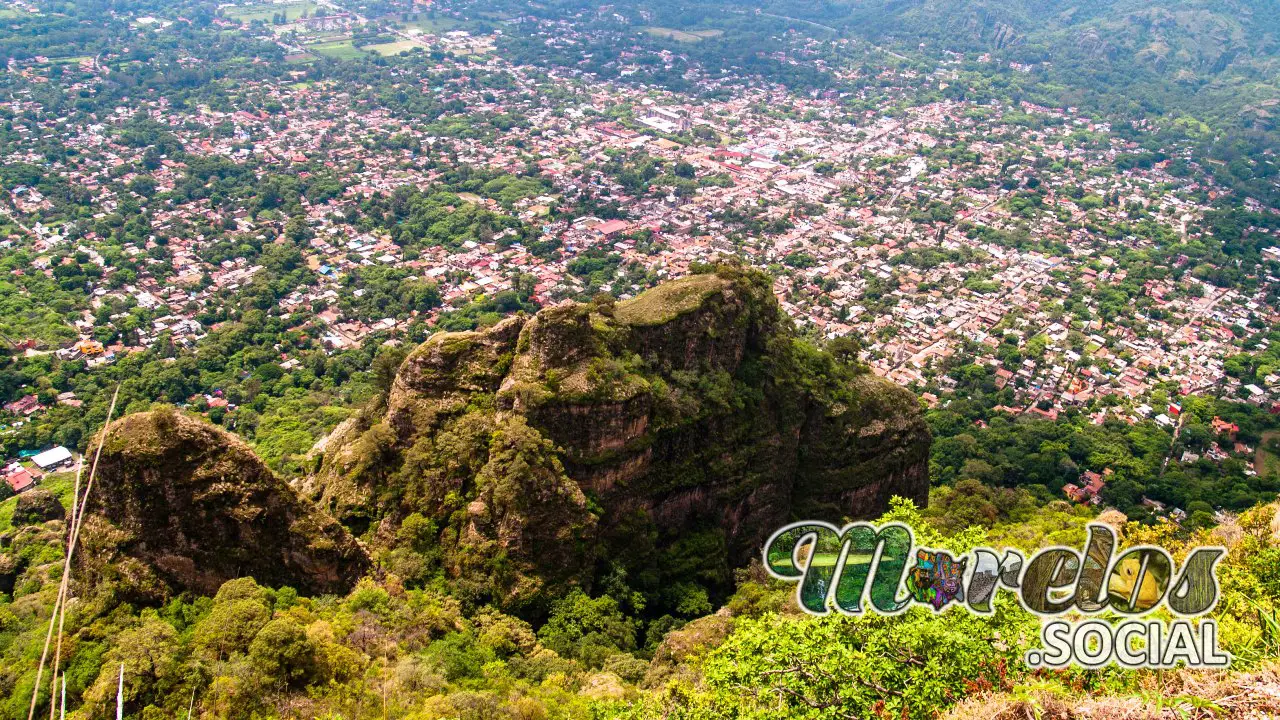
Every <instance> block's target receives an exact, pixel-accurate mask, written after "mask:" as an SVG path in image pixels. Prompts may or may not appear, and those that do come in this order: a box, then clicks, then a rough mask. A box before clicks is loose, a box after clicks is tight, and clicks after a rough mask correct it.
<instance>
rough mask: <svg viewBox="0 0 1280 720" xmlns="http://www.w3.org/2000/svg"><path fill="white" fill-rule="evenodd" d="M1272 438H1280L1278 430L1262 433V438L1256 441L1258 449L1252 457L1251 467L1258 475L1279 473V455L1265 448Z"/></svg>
mask: <svg viewBox="0 0 1280 720" xmlns="http://www.w3.org/2000/svg"><path fill="white" fill-rule="evenodd" d="M1273 440H1280V430H1272V431H1270V432H1265V433H1263V434H1262V440H1261V441H1260V442H1259V443H1258V451H1257V453H1256V454H1255V455H1254V458H1253V469H1254V472H1256V473H1258V474H1259V475H1264V476H1265V475H1266V474H1267V473H1280V457H1277V456H1276V455H1275V454H1274V453H1272V452H1270V451H1268V450H1267V449H1266V447H1267V444H1268V443H1270V442H1271V441H1273Z"/></svg>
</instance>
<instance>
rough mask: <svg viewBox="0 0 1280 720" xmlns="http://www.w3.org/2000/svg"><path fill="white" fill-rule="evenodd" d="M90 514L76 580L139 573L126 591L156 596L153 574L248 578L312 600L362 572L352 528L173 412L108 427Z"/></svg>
mask: <svg viewBox="0 0 1280 720" xmlns="http://www.w3.org/2000/svg"><path fill="white" fill-rule="evenodd" d="M95 452H96V443H95V445H94V446H91V447H90V448H89V454H90V455H91V456H92V455H93V454H94V453H95ZM89 513H90V517H89V518H88V521H87V522H86V525H85V530H84V535H83V536H82V545H84V546H85V547H87V548H93V550H94V552H93V553H88V552H86V553H81V554H79V555H77V557H78V558H80V557H81V556H83V557H84V558H85V559H84V560H83V561H82V564H83V565H84V567H83V570H84V573H83V574H84V575H85V576H86V577H90V578H92V577H97V576H101V575H102V574H103V573H115V574H120V573H125V574H129V575H135V576H136V577H135V578H134V581H133V582H130V583H128V584H130V585H131V586H134V587H141V588H145V590H144V591H143V592H142V594H143V595H145V596H154V595H155V594H156V584H155V582H154V579H153V578H152V577H151V575H152V574H153V575H154V576H155V578H158V579H159V580H161V581H163V583H164V585H165V586H167V587H168V588H169V589H172V590H177V591H182V590H194V591H196V592H199V593H203V594H212V593H213V592H215V591H217V590H218V588H219V587H220V586H222V584H223V583H224V582H226V581H227V580H229V579H232V578H238V577H245V576H253V577H254V578H256V579H257V580H258V581H259V582H262V583H263V584H265V585H268V586H283V585H289V586H292V587H294V588H297V589H298V590H299V591H302V592H305V593H308V594H323V593H337V592H345V591H347V590H348V589H350V588H351V586H352V585H353V584H354V583H355V581H356V580H357V579H359V577H360V576H361V575H363V574H364V572H365V571H366V570H367V569H368V567H369V559H368V556H367V555H366V553H365V551H364V549H363V548H362V547H361V545H360V544H359V543H358V542H357V541H356V540H354V539H353V538H352V537H351V535H350V534H349V533H348V532H347V530H346V529H344V528H343V527H342V526H341V525H340V524H338V523H337V522H336V521H335V520H334V519H333V518H331V517H329V516H327V515H325V514H323V513H321V512H320V511H319V510H317V509H316V508H315V507H314V506H312V505H311V504H310V503H309V502H307V501H306V500H303V499H302V498H300V497H299V496H298V495H297V493H296V492H295V491H294V490H293V489H292V488H290V487H289V485H288V484H287V483H285V482H284V481H283V480H281V479H279V478H277V477H275V475H273V474H272V473H271V471H270V470H269V469H268V468H267V467H266V465H265V464H263V462H262V461H261V460H260V459H259V458H258V457H257V456H255V455H254V454H253V451H252V450H250V449H249V447H248V446H247V445H245V444H244V442H242V441H241V440H239V439H238V438H236V437H235V436H234V435H232V434H230V433H228V432H226V431H224V430H222V429H220V428H217V427H214V426H213V425H210V424H208V423H207V422H204V421H202V420H199V419H196V418H192V417H189V416H186V415H183V414H181V413H179V412H177V411H175V410H172V409H167V410H155V411H151V412H144V413H137V414H134V415H129V416H126V417H123V418H121V419H119V420H117V421H116V422H114V423H112V424H111V426H110V428H109V429H108V431H107V433H106V439H105V441H104V445H103V448H102V456H101V460H100V462H99V465H98V474H97V480H96V485H95V487H94V490H93V493H92V494H91V495H90V498H89ZM129 561H133V562H129ZM137 563H141V566H142V567H141V568H139V567H138V565H137ZM143 568H145V570H144V569H143ZM162 589H163V588H162Z"/></svg>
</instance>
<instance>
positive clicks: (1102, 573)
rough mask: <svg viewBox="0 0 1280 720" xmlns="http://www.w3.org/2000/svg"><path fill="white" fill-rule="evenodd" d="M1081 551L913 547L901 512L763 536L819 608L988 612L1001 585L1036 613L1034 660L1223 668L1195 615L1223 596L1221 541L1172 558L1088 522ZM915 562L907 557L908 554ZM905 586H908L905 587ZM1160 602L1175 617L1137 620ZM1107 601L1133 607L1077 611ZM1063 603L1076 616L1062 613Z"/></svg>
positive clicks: (1224, 659)
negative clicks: (893, 517) (1120, 546)
mask: <svg viewBox="0 0 1280 720" xmlns="http://www.w3.org/2000/svg"><path fill="white" fill-rule="evenodd" d="M1088 530H1089V540H1088V543H1087V545H1086V547H1085V548H1084V551H1083V552H1080V551H1078V550H1076V549H1074V548H1069V547H1049V548H1045V549H1043V550H1041V551H1039V552H1037V553H1036V554H1035V555H1034V556H1032V558H1031V559H1030V560H1029V561H1026V560H1025V559H1024V558H1023V556H1022V554H1021V553H1019V552H1018V551H1016V550H1005V551H1003V553H1001V552H999V551H997V550H994V549H991V548H985V547H980V548H975V549H974V550H972V551H970V552H969V553H966V554H964V555H961V556H960V557H953V556H952V555H951V554H950V553H948V552H945V551H942V550H935V549H930V548H922V547H916V546H915V540H914V535H913V534H912V532H911V528H909V527H907V526H906V525H903V524H901V523H886V524H884V525H880V526H876V525H872V524H870V523H852V524H850V525H846V526H845V527H843V528H837V527H835V526H834V525H830V524H828V523H824V522H814V521H804V522H798V523H792V524H791V525H788V526H786V527H784V528H782V529H781V530H778V531H777V532H776V533H774V534H773V536H772V537H770V538H769V541H768V542H767V543H766V544H765V548H764V562H765V567H766V568H767V569H768V571H769V573H770V574H771V575H773V577H775V578H778V579H780V580H786V581H789V582H794V583H796V601H797V603H798V604H799V605H800V607H801V609H803V610H804V611H805V612H808V613H811V614H814V615H827V614H829V613H831V612H832V611H836V612H840V613H844V614H848V615H860V614H863V613H864V612H866V611H867V610H868V609H870V610H871V611H872V612H876V613H878V614H881V615H894V614H897V613H901V612H904V611H906V610H907V609H908V607H910V606H911V605H912V604H915V605H921V606H924V607H927V608H929V609H930V610H932V611H933V612H935V613H936V612H944V611H949V610H950V608H951V607H964V608H965V609H967V610H968V611H969V612H972V613H976V614H979V615H989V614H991V613H992V612H993V609H992V602H993V600H994V598H995V594H996V591H997V590H1000V589H1005V590H1007V591H1011V592H1014V593H1016V595H1017V597H1018V601H1019V603H1020V604H1021V605H1022V607H1023V608H1025V609H1026V610H1027V611H1029V612H1031V613H1034V614H1035V615H1038V616H1040V617H1041V618H1042V619H1043V624H1042V627H1041V633H1040V639H1041V645H1042V648H1037V649H1033V650H1030V651H1028V653H1027V655H1026V660H1027V663H1028V664H1029V665H1031V666H1033V667H1065V666H1067V665H1079V666H1081V667H1089V668H1096V667H1102V666H1103V665H1107V664H1111V663H1115V664H1118V665H1121V666H1123V667H1132V668H1138V667H1144V668H1169V667H1174V666H1175V665H1178V664H1185V665H1187V666H1190V667H1216V668H1220V667H1226V666H1228V665H1229V664H1230V663H1231V656H1230V655H1229V654H1228V653H1225V652H1223V651H1221V650H1219V649H1218V647H1217V625H1216V623H1215V622H1214V621H1213V620H1209V619H1201V620H1199V621H1198V622H1197V623H1194V624H1193V623H1192V622H1191V619H1192V618H1197V617H1199V616H1202V615H1204V614H1205V613H1208V612H1209V611H1210V610H1212V609H1213V608H1214V606H1215V605H1217V602H1218V594H1219V587H1218V579H1217V574H1216V571H1217V564H1218V562H1219V561H1220V560H1221V559H1222V558H1223V556H1225V555H1226V550H1225V549H1224V548H1221V547H1199V548H1195V549H1194V550H1193V551H1192V552H1191V553H1190V554H1189V555H1187V557H1186V559H1185V560H1184V561H1183V562H1182V565H1181V567H1177V566H1176V565H1175V563H1174V561H1173V558H1172V557H1171V556H1170V555H1169V553H1168V552H1167V551H1166V550H1164V549H1163V548H1159V547H1152V546H1138V547H1131V548H1128V549H1126V550H1124V551H1123V552H1122V553H1119V555H1118V556H1117V551H1116V536H1115V532H1114V531H1113V530H1112V529H1111V528H1110V527H1109V526H1107V525H1102V524H1097V523H1094V524H1090V525H1089V526H1088ZM909 562H912V564H911V566H910V567H908V563H909ZM904 590H905V593H904V592H903V591H904ZM1161 606H1164V607H1165V608H1166V609H1167V610H1168V611H1169V613H1170V614H1172V615H1173V616H1174V618H1175V619H1173V620H1171V621H1162V620H1150V619H1147V620H1140V619H1137V617H1138V616H1143V615H1147V614H1149V613H1151V612H1153V611H1154V610H1156V609H1157V608H1159V607H1161ZM1102 612H1110V613H1115V614H1119V615H1125V616H1133V619H1129V618H1126V619H1125V620H1124V621H1123V622H1120V623H1119V624H1111V623H1108V622H1106V621H1103V620H1101V619H1099V618H1087V617H1084V616H1089V615H1097V614H1099V613H1102ZM1067 614H1070V615H1071V616H1072V618H1073V619H1071V620H1064V619H1061V616H1063V615H1067Z"/></svg>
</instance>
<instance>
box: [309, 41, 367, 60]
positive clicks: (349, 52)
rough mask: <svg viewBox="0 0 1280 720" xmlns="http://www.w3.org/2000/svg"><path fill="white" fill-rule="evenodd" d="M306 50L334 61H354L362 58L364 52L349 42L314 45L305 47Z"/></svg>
mask: <svg viewBox="0 0 1280 720" xmlns="http://www.w3.org/2000/svg"><path fill="white" fill-rule="evenodd" d="M306 47H307V50H308V51H310V52H312V53H315V54H316V55H323V56H325V57H328V58H333V59H335V60H355V59H356V58H360V57H364V56H365V54H366V53H365V51H363V50H361V49H360V48H358V47H356V46H355V45H353V44H351V41H350V40H335V41H332V42H322V43H316V44H315V45H307V46H306Z"/></svg>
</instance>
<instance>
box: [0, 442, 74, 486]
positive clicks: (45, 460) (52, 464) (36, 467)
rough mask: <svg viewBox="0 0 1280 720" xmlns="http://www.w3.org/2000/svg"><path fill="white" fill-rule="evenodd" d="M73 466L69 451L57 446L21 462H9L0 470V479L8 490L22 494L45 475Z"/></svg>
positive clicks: (72, 456)
mask: <svg viewBox="0 0 1280 720" xmlns="http://www.w3.org/2000/svg"><path fill="white" fill-rule="evenodd" d="M74 464H75V456H74V455H73V454H72V453H71V451H70V450H68V449H66V448H65V447H62V446H61V445H58V446H57V447H53V448H50V449H48V450H45V451H44V452H39V453H34V454H32V455H30V456H29V457H28V458H26V460H25V462H24V461H22V460H11V461H9V462H7V463H5V464H4V466H3V468H0V477H2V478H3V479H4V482H5V484H6V485H8V486H9V490H10V491H12V492H13V493H15V494H17V493H22V492H26V491H27V490H30V489H31V488H33V487H35V486H36V485H37V484H38V483H39V482H40V480H41V479H42V478H44V476H45V475H47V474H49V473H51V472H57V471H58V470H60V469H63V468H67V467H70V466H72V465H74Z"/></svg>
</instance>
